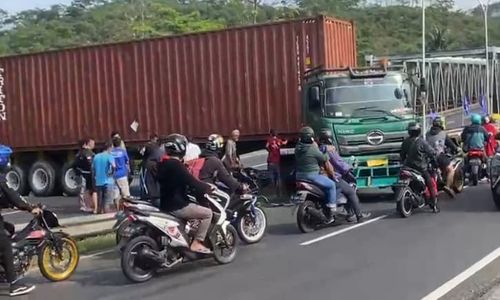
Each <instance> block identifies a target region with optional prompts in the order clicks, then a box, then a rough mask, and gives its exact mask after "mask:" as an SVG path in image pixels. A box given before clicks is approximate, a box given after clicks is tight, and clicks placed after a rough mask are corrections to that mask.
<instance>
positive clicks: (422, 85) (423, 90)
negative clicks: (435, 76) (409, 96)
mask: <svg viewBox="0 0 500 300" xmlns="http://www.w3.org/2000/svg"><path fill="white" fill-rule="evenodd" d="M425 64H426V61H425V0H422V75H421V76H420V99H421V101H422V116H423V120H422V127H423V130H422V131H423V132H424V140H425V136H426V134H425V133H426V132H427V87H426V84H425V75H426V74H425V73H426V65H425Z"/></svg>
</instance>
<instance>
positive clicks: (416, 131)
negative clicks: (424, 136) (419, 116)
mask: <svg viewBox="0 0 500 300" xmlns="http://www.w3.org/2000/svg"><path fill="white" fill-rule="evenodd" d="M421 133H422V127H420V124H419V123H417V122H411V123H410V124H408V134H409V135H410V136H411V137H417V136H419V135H420V134H421Z"/></svg>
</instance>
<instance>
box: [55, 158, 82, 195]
mask: <svg viewBox="0 0 500 300" xmlns="http://www.w3.org/2000/svg"><path fill="white" fill-rule="evenodd" d="M72 165H73V162H72V161H68V162H67V163H65V164H64V165H63V167H62V169H61V175H60V178H59V179H60V182H61V188H62V192H63V193H64V194H65V195H66V196H77V195H78V194H79V193H80V184H79V182H78V178H77V175H76V173H75V170H74V169H73V167H72Z"/></svg>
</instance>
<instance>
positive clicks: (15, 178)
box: [5, 165, 28, 196]
mask: <svg viewBox="0 0 500 300" xmlns="http://www.w3.org/2000/svg"><path fill="white" fill-rule="evenodd" d="M5 177H6V178H7V184H8V185H9V186H10V188H11V189H13V190H14V191H16V192H18V193H19V194H20V195H22V196H26V195H27V194H28V180H27V179H26V172H25V171H24V170H23V169H22V168H21V167H19V166H18V165H12V167H11V168H10V170H9V171H7V173H6V174H5Z"/></svg>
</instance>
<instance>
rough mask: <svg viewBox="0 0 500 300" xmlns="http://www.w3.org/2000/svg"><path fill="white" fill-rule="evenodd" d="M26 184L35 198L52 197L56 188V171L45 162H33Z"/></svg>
mask: <svg viewBox="0 0 500 300" xmlns="http://www.w3.org/2000/svg"><path fill="white" fill-rule="evenodd" d="M28 182H29V184H30V188H31V191H33V194H35V196H39V197H44V196H50V195H52V194H53V193H54V188H55V186H56V171H55V169H54V166H53V165H52V164H51V163H49V162H47V161H45V160H39V161H37V162H35V163H34V164H33V165H32V166H31V168H30V172H29V179H28Z"/></svg>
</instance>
